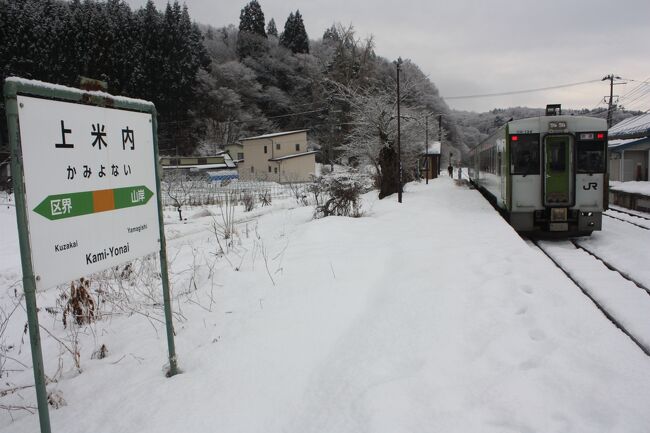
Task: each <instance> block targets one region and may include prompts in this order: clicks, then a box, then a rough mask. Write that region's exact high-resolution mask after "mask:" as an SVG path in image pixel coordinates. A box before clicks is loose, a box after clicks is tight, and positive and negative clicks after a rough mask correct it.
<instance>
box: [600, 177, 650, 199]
mask: <svg viewBox="0 0 650 433" xmlns="http://www.w3.org/2000/svg"><path fill="white" fill-rule="evenodd" d="M609 188H610V189H611V190H613V191H621V192H627V193H630V194H641V195H646V196H649V197H650V182H647V181H646V182H638V181H629V182H617V181H610V182H609Z"/></svg>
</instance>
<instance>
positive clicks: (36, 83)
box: [5, 77, 154, 107]
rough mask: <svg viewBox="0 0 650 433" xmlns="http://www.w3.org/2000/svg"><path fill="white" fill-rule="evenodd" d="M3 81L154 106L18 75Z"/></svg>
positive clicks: (140, 100)
mask: <svg viewBox="0 0 650 433" xmlns="http://www.w3.org/2000/svg"><path fill="white" fill-rule="evenodd" d="M5 81H6V82H7V83H17V84H23V85H31V86H38V87H43V88H46V89H51V90H62V91H66V92H74V93H78V94H79V95H95V96H99V97H101V98H110V99H112V100H113V101H116V102H124V103H132V104H133V103H135V104H142V105H149V106H152V107H153V106H154V104H153V102H150V101H145V100H144V99H136V98H127V97H126V96H117V95H112V94H110V93H106V92H102V91H99V90H81V89H76V88H74V87H68V86H63V85H61V84H53V83H46V82H45V81H39V80H29V79H27V78H20V77H9V78H7V79H6V80H5Z"/></svg>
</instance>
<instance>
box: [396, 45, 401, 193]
mask: <svg viewBox="0 0 650 433" xmlns="http://www.w3.org/2000/svg"><path fill="white" fill-rule="evenodd" d="M395 63H396V65H397V182H398V184H397V201H398V202H399V203H401V202H402V147H401V143H400V135H401V132H400V112H399V103H400V101H399V71H400V67H401V66H402V58H401V57H400V58H398V59H397V62H395Z"/></svg>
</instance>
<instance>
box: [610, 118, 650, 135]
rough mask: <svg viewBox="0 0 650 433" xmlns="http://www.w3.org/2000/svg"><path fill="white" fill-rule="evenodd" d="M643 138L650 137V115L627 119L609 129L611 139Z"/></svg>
mask: <svg viewBox="0 0 650 433" xmlns="http://www.w3.org/2000/svg"><path fill="white" fill-rule="evenodd" d="M641 137H650V113H646V114H641V115H639V116H634V117H630V118H627V119H625V120H623V121H622V122H619V123H617V124H616V125H614V126H612V127H611V128H610V129H609V138H610V139H615V138H641Z"/></svg>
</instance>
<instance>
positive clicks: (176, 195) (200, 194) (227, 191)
mask: <svg viewBox="0 0 650 433" xmlns="http://www.w3.org/2000/svg"><path fill="white" fill-rule="evenodd" d="M305 185H306V184H298V183H296V184H284V185H281V184H279V183H275V182H261V181H259V182H258V181H236V182H230V183H228V184H226V185H220V184H217V183H213V182H208V181H204V180H187V181H184V182H173V183H164V182H163V184H162V185H161V187H162V191H161V199H162V204H163V206H175V205H176V204H177V203H180V204H181V205H184V206H206V205H215V204H219V203H220V202H222V201H223V200H224V198H225V196H226V195H234V196H235V199H236V200H238V201H241V200H243V199H244V196H246V195H251V196H253V198H254V199H255V200H262V199H263V198H264V199H266V200H273V199H280V198H291V197H295V192H301V191H302V190H303V189H304V187H305ZM294 191H295V192H294Z"/></svg>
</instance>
